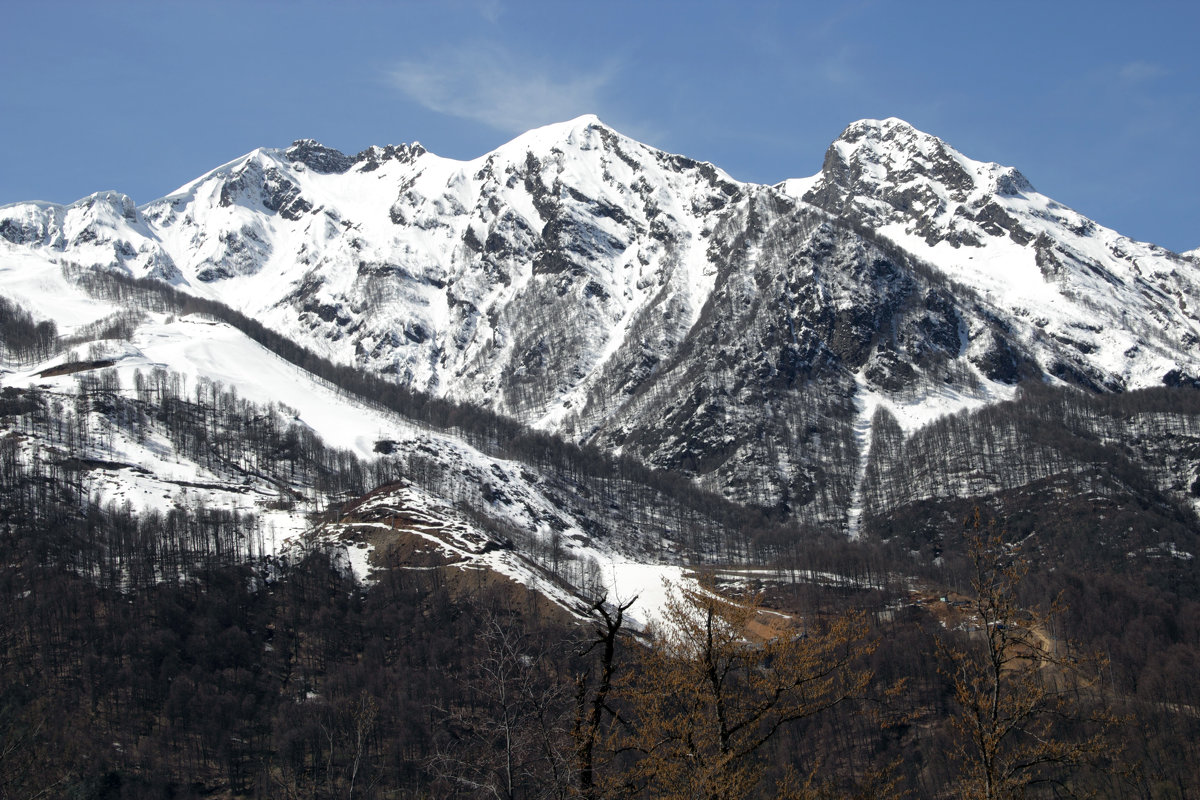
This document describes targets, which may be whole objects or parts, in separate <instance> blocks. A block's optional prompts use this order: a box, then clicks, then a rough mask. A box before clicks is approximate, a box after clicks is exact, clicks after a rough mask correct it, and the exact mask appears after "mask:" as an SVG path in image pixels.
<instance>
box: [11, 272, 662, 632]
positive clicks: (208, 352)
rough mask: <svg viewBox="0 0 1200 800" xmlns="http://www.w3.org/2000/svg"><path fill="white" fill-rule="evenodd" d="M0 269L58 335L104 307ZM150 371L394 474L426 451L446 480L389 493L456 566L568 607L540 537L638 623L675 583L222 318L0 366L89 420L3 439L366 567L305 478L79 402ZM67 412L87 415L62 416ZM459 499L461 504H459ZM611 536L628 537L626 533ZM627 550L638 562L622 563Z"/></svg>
mask: <svg viewBox="0 0 1200 800" xmlns="http://www.w3.org/2000/svg"><path fill="white" fill-rule="evenodd" d="M0 274H2V275H3V277H4V278H5V283H4V287H5V293H6V294H7V295H9V296H10V297H15V298H16V299H19V300H20V301H22V303H23V304H25V305H27V306H28V307H31V308H33V309H35V310H37V311H38V312H39V315H45V316H46V317H47V318H50V319H53V320H54V321H55V322H56V323H58V325H59V328H60V330H62V331H64V332H65V333H67V334H72V333H74V332H77V331H81V330H85V329H86V326H87V324H88V323H91V322H94V321H95V319H97V318H102V317H103V316H105V315H106V314H108V313H111V312H112V311H114V310H115V309H114V307H112V306H109V305H106V304H103V303H97V302H95V301H92V300H90V299H89V298H88V297H87V296H86V295H85V294H84V293H83V291H82V290H81V289H80V287H78V286H77V285H75V284H74V283H72V282H70V281H68V280H66V279H64V278H63V277H62V275H61V273H59V272H56V271H47V270H46V269H45V265H43V264H37V263H32V264H31V263H24V264H20V263H17V262H13V261H10V262H9V266H8V267H7V269H6V271H5V272H4V273H0ZM89 304H90V308H89ZM156 371H160V372H166V373H169V374H170V375H171V381H172V382H174V383H176V384H177V385H178V386H179V392H180V394H181V396H183V397H188V396H189V395H190V394H191V393H193V392H194V391H195V390H196V389H197V388H198V387H201V386H204V387H215V389H216V391H217V392H220V391H232V392H235V393H236V396H237V397H238V398H240V399H241V400H242V401H246V402H249V403H252V404H254V406H255V407H257V408H258V409H259V411H258V413H259V414H260V415H261V414H263V413H268V414H275V415H278V416H279V417H280V423H279V424H280V425H287V424H296V425H300V426H303V427H306V428H308V429H309V430H311V431H313V432H314V433H316V434H317V435H318V436H319V437H320V439H321V440H322V441H323V442H324V443H325V444H326V445H328V446H330V447H337V448H341V449H344V450H346V451H348V452H349V453H350V454H352V455H353V456H354V457H356V458H358V459H360V460H361V461H363V462H365V463H373V462H377V461H379V460H380V459H381V458H383V456H381V454H380V452H379V448H378V447H377V443H378V442H380V441H386V442H388V443H389V444H390V447H389V448H388V449H389V451H390V452H391V453H392V454H394V455H392V456H391V458H390V461H391V463H393V464H395V468H394V469H393V471H395V469H399V470H400V471H401V472H407V471H408V467H407V465H408V464H409V462H408V460H407V456H408V455H409V454H419V455H420V456H421V457H422V458H424V459H426V460H427V461H431V462H433V463H435V464H436V465H437V468H438V469H439V470H441V471H443V472H444V474H446V475H448V476H451V477H452V478H453V481H452V482H451V483H450V484H438V485H435V486H434V487H433V488H428V489H423V488H421V487H419V486H417V485H414V484H412V483H409V484H408V485H407V487H406V488H405V489H404V490H403V491H402V494H403V496H404V504H405V506H406V507H407V508H409V509H410V510H414V511H415V513H417V514H420V515H421V516H422V517H423V518H424V519H426V520H427V521H428V524H429V526H430V529H431V530H432V529H435V528H436V529H438V530H447V529H453V530H454V531H456V532H457V534H456V537H455V538H454V539H453V540H448V539H447V538H446V537H445V536H443V537H441V538H440V539H439V540H438V541H439V544H440V546H443V547H449V548H451V549H452V550H454V549H456V552H458V554H459V555H461V556H464V557H465V560H464V561H463V562H462V563H461V564H460V566H462V567H463V568H475V567H480V566H483V567H487V568H489V569H492V570H495V571H497V572H499V573H501V574H503V575H506V576H508V577H510V578H511V579H513V580H515V581H517V582H518V583H522V584H525V585H528V586H530V587H531V588H534V589H537V590H539V591H541V592H543V593H544V594H546V595H547V596H549V597H550V598H551V599H553V600H555V601H556V602H558V603H560V604H561V605H563V606H564V607H565V608H567V609H568V610H571V611H575V612H577V611H578V610H579V608H580V607H581V606H580V604H581V602H582V601H581V599H580V598H579V597H578V596H577V595H576V594H575V593H574V592H573V591H572V590H571V589H570V588H569V586H568V584H564V583H563V582H562V581H561V580H556V579H553V576H552V575H550V574H549V573H548V572H547V569H546V568H545V567H544V566H543V565H540V564H539V563H538V562H537V561H536V560H535V559H532V558H531V556H530V552H532V551H534V550H537V549H539V548H542V547H544V546H545V545H544V543H545V542H548V541H549V540H550V539H551V537H553V538H554V539H555V541H556V542H557V544H556V548H557V549H558V550H559V551H560V555H559V556H558V558H561V559H562V560H563V561H564V562H568V561H570V562H578V563H579V564H581V565H590V564H592V563H593V562H594V564H595V566H594V567H592V568H591V573H592V574H593V576H594V578H595V580H594V581H593V582H592V583H591V584H589V585H588V586H587V587H586V588H587V590H588V591H590V592H601V591H607V592H609V593H610V594H611V595H612V596H614V597H616V596H621V597H631V596H633V595H644V596H645V598H646V600H645V601H644V602H642V603H640V604H639V606H638V607H636V608H635V609H634V610H633V613H632V617H633V618H634V619H636V620H640V621H642V622H647V621H649V620H651V619H652V618H653V617H654V614H655V613H657V612H656V610H655V608H654V607H653V603H652V601H653V598H655V597H658V596H659V595H660V594H661V590H660V589H658V588H657V587H658V586H659V584H660V583H661V579H662V578H663V577H667V578H671V579H673V580H676V581H678V580H684V576H683V570H682V568H681V567H679V566H676V565H673V564H669V563H659V564H655V563H653V561H651V560H648V559H647V556H646V553H645V552H644V551H642V550H641V549H639V550H638V551H636V553H634V552H627V551H625V550H623V549H621V544H620V542H618V537H616V536H615V535H613V534H612V533H611V531H608V530H607V529H606V526H605V524H604V522H603V520H602V518H601V517H599V516H597V515H592V514H590V513H589V507H588V504H587V503H583V502H579V501H575V502H564V499H563V497H562V487H559V486H557V485H556V484H555V482H554V481H549V480H546V479H545V478H543V477H541V476H539V475H537V474H536V473H534V472H531V471H530V469H529V468H528V467H527V466H525V465H523V464H518V463H516V462H512V461H507V460H504V459H500V458H496V457H492V456H487V455H485V454H483V453H481V452H480V451H479V450H477V449H475V448H473V447H471V446H469V445H468V444H466V443H464V442H463V441H462V440H460V439H458V438H456V437H454V436H452V435H449V434H443V433H438V432H433V431H429V430H426V429H424V428H422V427H420V426H417V425H414V424H413V423H411V422H409V421H407V420H405V419H404V418H402V417H399V416H398V415H396V414H394V413H391V412H388V411H386V410H383V409H381V408H378V407H373V406H371V405H370V404H369V403H365V402H363V401H361V400H356V399H352V398H348V397H347V396H345V395H344V394H342V393H339V392H338V391H336V390H335V389H334V388H333V387H331V386H329V385H327V384H325V383H324V382H322V381H320V380H318V379H316V378H314V377H313V376H312V375H310V374H308V373H306V372H304V371H303V370H301V369H299V368H297V367H296V366H294V365H292V364H290V363H288V362H286V361H284V360H282V359H281V358H279V357H278V356H276V355H275V354H273V353H271V352H269V351H267V350H265V349H264V348H262V347H261V346H260V345H258V344H257V343H255V342H253V341H251V340H250V339H248V338H247V337H246V336H245V335H244V334H242V333H241V332H239V331H237V330H236V329H234V328H232V327H230V326H229V325H227V324H224V323H221V322H217V321H215V320H212V319H209V318H206V317H202V316H196V315H186V316H179V317H176V316H173V315H166V314H162V313H145V314H143V316H142V319H141V321H140V324H138V326H137V328H136V330H134V332H133V333H132V335H131V336H130V338H129V340H128V341H120V340H112V339H102V340H97V341H90V342H87V343H83V344H79V345H76V346H75V347H73V348H71V349H69V350H68V351H67V352H64V353H61V354H59V355H57V356H55V357H54V358H52V359H49V360H46V361H41V362H37V363H25V364H14V363H7V364H5V363H0V389H3V388H6V387H11V389H13V390H27V389H28V390H37V392H38V394H39V396H40V397H42V398H44V400H45V402H46V403H47V404H48V406H49V407H51V408H58V409H60V411H58V412H57V415H58V417H59V424H60V425H62V424H66V425H68V426H70V427H74V428H78V429H79V430H82V431H86V432H87V433H86V434H84V436H83V438H82V439H81V440H79V441H78V442H76V444H75V445H74V446H73V449H72V451H71V452H66V451H64V450H63V449H62V446H61V445H58V444H56V443H55V442H53V441H49V440H48V439H47V437H44V436H41V435H39V433H38V428H37V427H36V426H31V425H30V424H28V423H26V424H20V423H16V422H13V421H12V420H8V421H5V423H4V424H0V436H5V435H7V430H6V428H7V427H8V424H13V425H14V426H15V430H20V431H22V433H21V440H22V442H23V444H22V447H23V451H24V452H25V454H26V457H27V458H35V457H36V458H41V459H51V460H55V459H71V460H77V461H82V462H87V463H88V464H89V465H90V467H89V468H87V469H86V470H85V472H84V475H85V477H84V479H83V481H84V482H83V484H82V486H81V489H82V493H83V494H84V495H85V496H87V497H91V498H93V499H94V500H96V501H97V502H99V503H100V504H101V505H103V504H107V503H117V504H125V503H128V504H129V505H130V506H131V507H132V508H133V509H134V510H135V511H138V510H147V509H153V510H157V511H159V512H162V513H165V512H168V511H170V510H171V509H172V508H194V507H198V506H201V505H204V506H207V507H211V508H219V509H223V510H226V511H233V512H237V513H239V514H242V515H244V517H245V519H246V520H248V522H247V528H248V529H250V528H252V529H253V530H254V531H255V535H257V536H258V537H260V538H261V542H259V543H258V544H257V545H255V547H257V548H261V550H262V551H264V552H266V553H277V554H278V553H287V552H290V551H291V550H292V549H294V548H298V547H301V546H303V544H304V543H305V542H311V541H313V540H314V537H315V539H316V540H320V541H325V542H326V543H327V544H331V545H333V546H334V547H336V548H338V549H341V550H342V551H343V552H344V554H345V558H346V559H347V563H348V564H349V565H350V566H351V567H352V568H354V569H355V571H356V573H358V574H359V576H360V577H361V578H363V579H368V578H369V572H370V569H371V568H372V565H371V564H370V562H369V554H370V551H371V549H373V548H372V546H371V545H369V544H368V541H369V538H364V537H362V536H360V535H359V534H362V533H363V531H362V530H361V529H359V528H356V529H354V530H351V531H349V534H350V535H347V533H348V531H347V530H345V529H344V527H345V526H341V527H339V526H337V525H332V526H330V525H319V526H316V527H314V525H315V523H314V521H313V520H312V519H311V518H310V516H309V512H311V511H312V510H314V509H319V508H322V507H323V506H324V505H325V504H326V502H327V500H326V499H324V498H321V497H320V496H319V494H318V493H317V492H315V491H314V488H313V487H312V486H311V485H309V484H305V483H304V482H303V480H301V481H300V482H294V483H291V484H290V485H287V486H282V485H281V484H280V483H279V482H278V480H277V479H272V478H271V477H270V476H268V475H264V474H261V473H259V472H257V471H256V470H253V469H250V470H248V469H244V468H241V467H239V463H240V462H241V459H237V458H235V460H234V461H233V462H229V463H218V464H215V465H209V466H203V465H201V464H199V463H196V462H195V461H192V460H189V459H188V458H187V457H185V456H181V454H180V453H179V451H177V450H176V449H175V448H174V447H173V445H172V442H171V438H170V436H169V434H168V432H167V431H165V430H164V429H163V428H162V427H161V426H159V425H157V424H156V423H155V421H154V420H155V418H156V415H155V413H154V407H153V404H151V405H145V404H144V401H143V405H142V406H141V407H142V408H143V410H144V411H146V412H147V413H145V414H143V415H140V416H141V417H142V420H141V421H140V422H131V419H135V417H130V416H129V415H128V414H124V413H114V412H113V411H112V410H106V407H109V406H111V403H104V402H100V401H95V402H94V403H89V402H84V401H82V400H81V396H82V392H83V391H84V390H83V388H82V387H83V385H84V382H86V381H90V383H88V387H89V388H88V389H87V391H88V392H89V394H90V396H92V397H93V398H95V397H104V396H107V395H109V394H110V393H111V394H115V395H120V396H122V397H124V398H127V399H129V400H135V399H137V398H139V397H140V396H141V395H139V392H138V390H137V387H138V385H139V384H140V383H141V382H142V381H141V379H143V378H147V377H148V376H150V375H152V374H153V373H155V372H156ZM77 419H83V420H86V421H82V422H73V421H72V420H77ZM147 426H148V427H147ZM35 453H36V454H37V455H35ZM494 487H503V488H502V490H496V489H495V488H494ZM448 488H449V491H447V489H448ZM289 494H290V495H291V496H294V497H306V498H309V499H308V500H307V501H305V502H300V503H296V504H295V505H291V504H287V505H284V506H281V505H280V503H279V500H280V499H281V497H285V496H287V495H289ZM385 497H387V495H385ZM462 508H471V509H474V513H472V514H464V513H463V511H462ZM498 530H499V531H503V530H518V531H522V532H524V533H525V534H526V535H527V536H528V542H527V543H526V544H525V545H523V546H522V547H518V548H513V547H511V546H503V547H497V543H498V541H500V540H498V538H497V536H498V534H497V531H498ZM606 540H607V541H606ZM620 541H621V542H626V543H628V538H627V537H626V538H623V539H621V540H620ZM656 549H658V550H660V551H661V549H662V548H656ZM635 557H636V558H638V559H639V561H638V563H637V564H636V566H629V565H630V564H631V560H632V559H633V558H635ZM668 557H669V552H668ZM579 569H580V570H582V567H580V568H579ZM644 584H645V585H649V586H651V587H652V588H651V590H650V591H647V590H646V588H645V585H644ZM579 588H581V589H582V588H585V587H583V586H582V585H580V587H579Z"/></svg>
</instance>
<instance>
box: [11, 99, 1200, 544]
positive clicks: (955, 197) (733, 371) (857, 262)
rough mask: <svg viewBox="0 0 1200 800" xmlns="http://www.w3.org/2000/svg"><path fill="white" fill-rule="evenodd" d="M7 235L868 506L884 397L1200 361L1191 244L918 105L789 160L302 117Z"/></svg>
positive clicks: (933, 398) (1000, 389) (60, 261)
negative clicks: (423, 142)
mask: <svg viewBox="0 0 1200 800" xmlns="http://www.w3.org/2000/svg"><path fill="white" fill-rule="evenodd" d="M0 248H2V249H0V258H4V259H17V260H21V262H22V263H25V264H29V263H35V262H41V263H43V264H44V266H45V268H46V269H47V270H54V269H57V267H56V265H59V266H61V265H70V266H74V267H82V268H84V269H88V268H100V269H118V270H123V271H128V272H129V273H131V274H133V275H135V276H152V277H156V278H159V279H162V280H165V281H168V282H171V283H173V284H174V285H176V286H177V287H179V288H181V289H184V290H186V291H188V292H192V293H195V294H197V295H200V296H203V297H208V298H212V299H216V300H219V301H221V302H223V303H225V304H227V305H230V306H232V307H234V308H236V309H238V310H240V311H242V312H243V313H245V314H247V315H248V316H251V317H253V318H256V319H258V320H260V321H262V322H263V323H264V324H266V325H267V326H269V327H270V328H272V329H274V330H276V331H278V332H280V333H282V334H284V335H286V336H288V337H291V338H293V339H295V340H296V341H298V342H301V343H303V344H304V345H306V346H307V347H309V348H311V349H313V350H315V351H317V352H319V353H322V354H324V355H326V356H328V357H330V358H332V359H333V360H335V361H338V362H342V363H347V364H354V365H357V366H360V367H363V368H366V369H368V370H372V371H374V372H377V373H380V374H384V375H388V376H390V377H391V378H392V379H394V380H396V381H398V382H400V383H403V384H405V385H407V386H411V387H413V388H416V389H419V390H423V391H428V392H430V393H432V394H434V395H439V396H443V397H447V398H451V399H455V400H460V401H465V402H469V403H473V404H478V405H481V406H486V407H489V408H491V409H492V410H494V411H496V412H499V413H501V414H504V415H507V416H510V417H513V418H515V419H517V420H520V421H522V422H524V423H526V424H529V425H532V426H535V427H538V428H541V429H544V430H547V431H550V432H554V433H558V434H561V435H564V436H566V437H568V438H571V439H574V440H576V441H578V442H581V443H593V444H597V445H600V446H601V447H602V448H604V449H606V450H609V451H611V452H614V453H623V454H626V455H633V456H636V457H638V458H640V459H641V460H643V461H645V462H647V463H649V464H652V465H655V466H658V467H663V468H668V469H674V470H680V471H683V472H685V473H687V474H689V475H692V476H694V477H696V478H697V479H698V480H699V481H700V482H701V483H702V484H703V485H706V486H709V487H712V488H716V489H718V490H720V491H721V492H723V493H724V494H725V495H726V496H728V497H730V498H731V499H734V500H737V501H740V502H746V503H751V504H755V505H761V506H767V507H773V508H776V509H779V510H780V511H782V512H783V513H784V514H785V516H792V517H795V518H798V519H802V520H806V521H810V522H817V523H825V524H836V525H842V526H849V527H850V529H851V530H853V529H854V526H855V524H856V509H858V508H859V506H860V497H859V494H858V493H859V490H860V488H861V484H862V479H863V476H864V473H865V470H866V466H867V465H866V460H867V454H868V451H869V447H870V443H871V440H872V419H873V418H874V417H875V413H876V411H877V409H879V408H881V407H882V408H884V409H886V410H888V411H889V412H890V413H891V415H892V416H893V417H894V418H895V419H897V420H898V421H899V425H900V427H901V428H902V430H904V431H907V432H912V431H914V430H916V429H918V428H920V427H921V426H922V425H924V424H925V423H927V422H929V421H930V420H932V419H934V418H936V417H938V416H940V415H942V414H944V413H947V412H949V411H954V410H958V409H962V408H971V407H978V406H982V405H986V404H989V403H992V402H995V401H998V400H1003V399H1008V398H1010V397H1012V396H1013V391H1014V388H1013V387H1014V386H1015V385H1016V384H1017V383H1018V382H1019V381H1021V380H1023V379H1027V378H1038V377H1042V378H1044V379H1045V380H1048V381H1050V382H1052V383H1065V384H1073V385H1077V386H1081V387H1085V388H1087V389H1090V390H1093V391H1121V390H1125V389H1133V388H1139V387H1146V386H1154V385H1161V384H1163V383H1168V384H1191V383H1195V382H1196V381H1197V379H1198V378H1200V357H1198V356H1197V351H1196V344H1197V342H1200V338H1198V337H1200V317H1198V316H1197V309H1198V308H1200V306H1198V305H1197V304H1198V303H1200V277H1198V276H1200V272H1198V271H1197V269H1198V268H1197V265H1196V263H1195V262H1194V261H1193V260H1190V259H1188V258H1185V257H1183V256H1179V255H1176V254H1174V253H1170V252H1168V251H1166V250H1163V249H1162V248H1159V247H1156V246H1153V245H1148V244H1142V243H1138V242H1134V241H1132V240H1129V239H1127V238H1125V237H1122V236H1120V235H1119V234H1117V233H1115V232H1113V231H1111V230H1108V229H1106V228H1103V227H1101V226H1099V225H1097V224H1096V223H1094V222H1092V221H1090V220H1087V219H1086V218H1084V217H1082V216H1081V215H1079V214H1077V213H1075V212H1073V211H1071V210H1070V209H1067V208H1065V207H1063V206H1061V205H1059V204H1057V203H1055V202H1054V201H1052V200H1050V199H1049V198H1046V197H1044V196H1043V195H1040V194H1038V193H1037V192H1036V191H1034V189H1033V188H1032V186H1031V185H1030V183H1029V181H1027V180H1026V179H1025V178H1024V177H1023V176H1022V175H1021V174H1020V173H1019V172H1017V171H1016V170H1014V169H1012V168H1008V167H1001V166H998V165H995V164H987V163H982V162H978V161H974V160H972V159H969V158H967V157H965V156H963V155H962V154H960V153H958V152H957V151H955V150H954V149H952V148H951V147H950V146H949V145H947V144H945V143H944V142H942V141H940V140H939V139H936V138H935V137H932V136H929V135H927V134H924V133H921V132H919V131H917V130H915V129H913V128H912V127H911V126H909V125H907V124H906V123H904V122H901V121H899V120H894V119H891V120H884V121H862V122H857V123H854V124H853V125H851V126H850V127H848V128H847V129H846V131H845V132H844V133H843V134H842V135H841V136H840V137H839V138H838V139H837V141H835V142H834V143H833V144H832V145H831V146H830V148H829V151H828V152H827V154H826V158H825V163H824V165H823V168H822V171H821V172H820V173H819V174H818V175H816V176H813V177H810V178H805V179H796V180H787V181H783V182H782V183H780V184H778V185H776V186H762V185H754V184H747V183H740V182H737V181H734V180H732V179H731V178H730V177H729V176H728V175H726V174H725V173H723V172H722V171H721V170H719V169H718V168H716V167H714V166H712V165H710V164H706V163H700V162H696V161H692V160H690V159H687V158H684V157H681V156H677V155H671V154H668V153H664V152H662V151H659V150H656V149H654V148H651V147H648V146H646V145H643V144H640V143H638V142H635V141H633V140H631V139H629V138H627V137H624V136H622V135H621V134H619V133H617V132H615V131H613V130H612V129H611V128H608V127H607V126H605V125H604V124H602V123H601V122H600V121H599V120H597V119H596V118H595V117H590V116H589V117H581V118H579V119H576V120H572V121H570V122H567V123H563V124H559V125H552V126H548V127H546V128H541V129H538V130H535V131H531V132H530V133H527V134H525V135H523V136H520V137H518V138H517V139H515V140H513V141H511V142H509V143H508V144H506V145H504V146H502V147H500V148H498V149H497V150H495V151H493V152H492V153H489V154H487V155H485V156H482V157H480V158H478V159H475V160H473V161H468V162H459V161H452V160H448V159H443V158H440V157H438V156H436V155H433V154H432V153H429V152H427V151H426V150H425V149H424V148H423V147H421V146H420V145H419V144H413V145H402V146H396V147H392V146H389V147H382V148H378V147H377V148H371V149H368V150H365V151H363V152H362V153H359V154H357V155H356V156H347V155H344V154H342V153H339V152H337V151H335V150H331V149H329V148H326V147H323V146H322V145H320V144H317V143H316V142H312V141H307V140H305V141H298V142H296V143H295V144H293V145H292V146H291V147H289V148H287V149H284V150H268V149H263V150H256V151H254V152H252V153H250V154H248V155H246V156H244V157H242V158H239V159H236V160H234V161H231V162H229V163H228V164H225V165H223V166H221V167H219V168H217V169H215V170H213V171H212V172H210V173H208V174H206V175H204V176H202V177H200V178H198V179H197V180H195V181H193V182H191V183H189V184H187V185H185V186H183V187H181V188H180V189H179V190H178V191H176V192H174V193H172V194H171V195H169V196H167V197H165V198H162V199H160V200H156V201H154V202H151V203H149V204H148V205H145V206H140V207H137V206H135V205H134V203H133V202H132V201H131V200H129V198H127V197H125V196H123V195H119V194H115V193H102V194H97V195H93V196H91V197H89V198H86V199H84V200H81V201H79V202H77V203H74V204H71V205H69V206H56V205H49V204H17V205H11V206H6V207H4V208H2V209H0ZM2 268H3V267H2V266H0V269H2ZM23 274H26V273H23ZM0 281H2V276H0ZM0 292H3V293H6V294H10V295H14V296H17V298H18V299H21V298H22V297H24V298H25V300H27V301H28V303H29V304H30V305H31V307H33V308H35V309H37V310H38V311H39V312H40V313H42V314H45V315H46V316H48V317H54V316H55V312H54V310H53V303H46V302H45V301H44V300H41V301H39V300H38V298H37V297H35V296H33V295H32V294H30V293H29V292H25V293H24V294H22V292H21V291H20V290H19V289H18V288H11V289H10V288H9V287H8V286H5V285H4V284H3V283H2V282H0ZM33 294H36V292H35V293H33Z"/></svg>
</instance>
